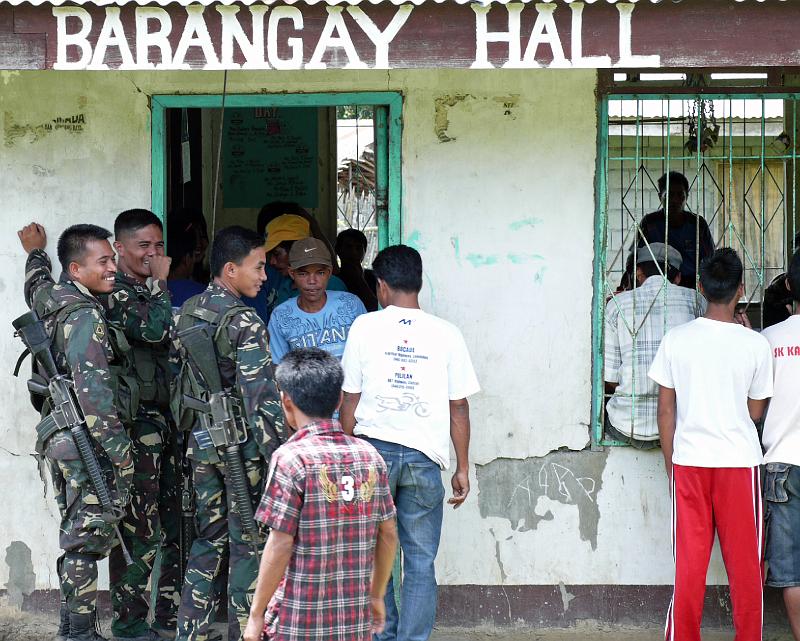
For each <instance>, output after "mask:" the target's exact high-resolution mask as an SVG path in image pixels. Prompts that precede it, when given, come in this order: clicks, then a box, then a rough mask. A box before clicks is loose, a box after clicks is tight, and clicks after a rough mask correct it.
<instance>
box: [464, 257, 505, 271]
mask: <svg viewBox="0 0 800 641" xmlns="http://www.w3.org/2000/svg"><path fill="white" fill-rule="evenodd" d="M466 258H467V261H468V262H469V264H470V265H472V266H473V267H475V268H477V267H487V266H489V265H496V264H497V263H498V261H499V260H500V259H499V257H498V256H497V255H495V254H467V256H466Z"/></svg>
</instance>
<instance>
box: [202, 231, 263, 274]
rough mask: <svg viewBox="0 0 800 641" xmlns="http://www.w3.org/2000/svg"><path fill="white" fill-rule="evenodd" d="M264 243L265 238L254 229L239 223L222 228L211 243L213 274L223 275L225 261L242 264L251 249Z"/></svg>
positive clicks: (210, 265)
mask: <svg viewBox="0 0 800 641" xmlns="http://www.w3.org/2000/svg"><path fill="white" fill-rule="evenodd" d="M263 244H264V239H263V238H261V237H260V236H259V235H258V234H257V233H256V232H254V231H253V230H252V229H246V228H245V227H241V226H239V225H231V226H230V227H225V229H220V230H219V231H218V232H217V235H216V236H214V242H213V243H212V244H211V258H210V259H209V267H210V268H211V275H212V276H219V275H221V274H222V268H223V267H225V263H236V264H237V265H241V263H242V261H243V260H244V259H245V258H247V255H248V254H249V253H250V252H251V251H253V250H254V249H255V248H256V247H261V246H262V245H263Z"/></svg>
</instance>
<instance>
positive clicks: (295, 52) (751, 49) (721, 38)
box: [0, 0, 800, 69]
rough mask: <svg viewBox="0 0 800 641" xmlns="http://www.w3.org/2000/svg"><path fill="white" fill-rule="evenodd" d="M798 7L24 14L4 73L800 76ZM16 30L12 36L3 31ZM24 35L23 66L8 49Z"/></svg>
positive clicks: (28, 10) (271, 7) (539, 5)
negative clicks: (685, 71)
mask: <svg viewBox="0 0 800 641" xmlns="http://www.w3.org/2000/svg"><path fill="white" fill-rule="evenodd" d="M791 4H792V3H789V2H785V3H784V2H781V3H768V4H762V3H755V2H752V1H750V2H734V1H733V0H692V2H683V3H679V4H676V3H672V2H669V3H658V4H653V3H651V2H646V1H643V0H640V1H639V2H638V3H635V4H634V3H629V2H613V3H612V2H604V1H602V0H600V1H598V2H594V3H591V4H589V3H584V2H577V1H575V2H565V1H563V0H554V1H551V2H529V3H525V4H523V3H515V2H511V3H508V4H491V3H490V4H479V3H474V4H466V3H465V4H460V3H452V2H441V3H439V2H432V1H431V0H428V1H427V2H422V1H421V0H419V1H417V2H416V3H415V4H411V3H408V4H399V3H398V4H395V3H392V2H378V3H376V4H372V3H361V4H346V5H342V4H339V5H336V4H334V5H333V6H331V5H329V4H327V3H318V4H304V3H296V4H291V5H285V4H262V3H258V4H249V5H223V4H213V3H211V4H190V5H188V6H182V5H179V4H170V5H167V6H165V7H161V6H151V5H145V6H136V5H132V4H123V5H122V6H102V7H101V6H97V5H93V4H80V5H78V6H53V5H47V4H45V5H37V6H33V5H29V4H21V5H19V6H14V7H12V12H13V13H12V16H11V20H10V21H9V20H8V19H5V20H3V19H0V42H2V41H3V36H4V35H5V42H6V46H5V47H0V68H6V69H8V68H40V69H41V68H52V69H326V68H343V69H398V68H432V67H450V68H477V69H483V68H494V67H503V68H525V69H530V68H539V67H555V68H567V67H573V68H578V67H584V68H586V67H589V68H610V67H619V68H635V67H670V66H676V67H677V66H726V65H736V66H745V65H789V64H792V65H797V64H798V63H800V60H798V59H797V58H798V57H797V50H796V46H795V44H794V42H795V40H794V38H795V34H796V33H798V32H800V11H797V10H796V7H789V5H791ZM6 6H7V5H6ZM2 9H3V3H2V2H0V10H2ZM2 17H3V15H2V14H1V13H0V18H2ZM9 23H10V25H11V27H12V33H11V34H8V33H6V34H4V33H3V25H4V24H6V25H8V24H9ZM737 25H747V29H746V31H741V30H739V29H738V27H737ZM728 31H730V32H731V33H727V32H728ZM14 38H16V39H17V41H18V42H19V43H21V45H20V46H22V44H24V51H25V56H24V58H23V57H22V56H20V55H15V53H14V50H13V48H10V47H9V44H8V43H9V42H13V39H14ZM9 52H10V53H9Z"/></svg>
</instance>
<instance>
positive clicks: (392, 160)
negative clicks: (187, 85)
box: [150, 91, 403, 248]
mask: <svg viewBox="0 0 800 641" xmlns="http://www.w3.org/2000/svg"><path fill="white" fill-rule="evenodd" d="M150 104H151V111H152V147H151V160H152V168H151V169H152V176H153V179H152V187H151V195H152V210H153V212H155V214H156V215H157V216H158V217H159V218H160V219H161V220H162V221H163V220H164V219H165V216H166V211H165V210H166V203H167V190H166V187H167V184H166V183H167V156H166V151H167V140H166V115H167V113H166V112H167V109H174V108H200V109H219V108H221V107H222V95H221V94H216V95H215V94H196V95H154V96H152V98H151V103H150ZM344 105H372V106H375V107H376V110H375V118H376V125H377V127H376V130H377V133H378V136H377V138H379V139H380V140H378V139H376V141H375V143H376V144H375V147H376V149H375V152H376V153H375V156H376V163H375V164H376V172H375V174H376V175H375V180H376V183H377V184H376V185H375V188H376V190H375V191H376V208H377V218H378V221H377V222H378V247H379V248H383V247H386V246H387V245H395V244H398V243H400V233H401V230H400V221H401V211H402V168H401V161H400V159H401V143H402V132H403V129H402V110H403V97H402V95H401V94H400V93H398V92H395V91H372V92H369V91H367V92H348V93H296V94H230V95H227V96H225V106H226V107H338V106H344ZM383 132H386V135H385V136H383V135H381V134H383ZM385 143H388V144H385ZM387 146H388V149H386V147H387ZM384 149H386V151H385V153H381V152H382V151H383V150H384ZM379 156H380V158H379ZM384 158H386V159H387V160H388V163H387V162H385V161H384Z"/></svg>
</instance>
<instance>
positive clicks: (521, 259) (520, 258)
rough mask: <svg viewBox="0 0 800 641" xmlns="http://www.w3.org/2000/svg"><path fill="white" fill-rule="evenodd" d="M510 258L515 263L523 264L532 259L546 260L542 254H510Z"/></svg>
mask: <svg viewBox="0 0 800 641" xmlns="http://www.w3.org/2000/svg"><path fill="white" fill-rule="evenodd" d="M508 260H509V261H511V262H512V263H513V264H514V265H522V264H523V263H529V262H531V261H532V260H544V257H543V256H542V255H540V254H508Z"/></svg>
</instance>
